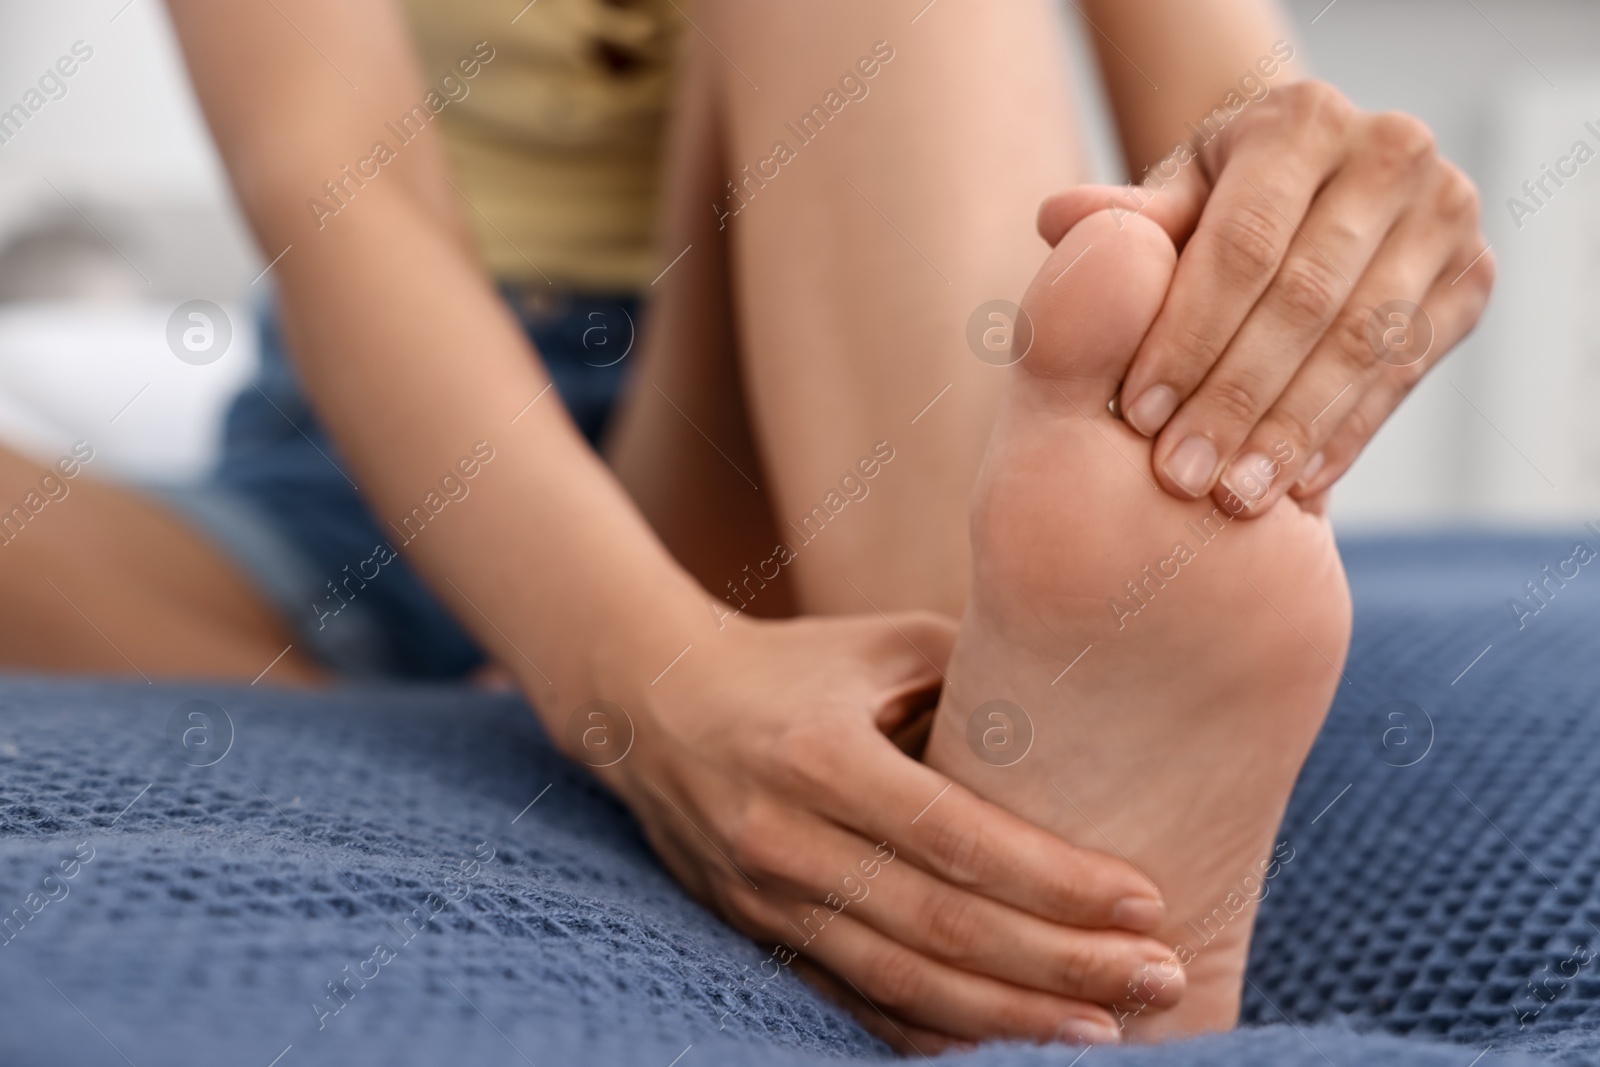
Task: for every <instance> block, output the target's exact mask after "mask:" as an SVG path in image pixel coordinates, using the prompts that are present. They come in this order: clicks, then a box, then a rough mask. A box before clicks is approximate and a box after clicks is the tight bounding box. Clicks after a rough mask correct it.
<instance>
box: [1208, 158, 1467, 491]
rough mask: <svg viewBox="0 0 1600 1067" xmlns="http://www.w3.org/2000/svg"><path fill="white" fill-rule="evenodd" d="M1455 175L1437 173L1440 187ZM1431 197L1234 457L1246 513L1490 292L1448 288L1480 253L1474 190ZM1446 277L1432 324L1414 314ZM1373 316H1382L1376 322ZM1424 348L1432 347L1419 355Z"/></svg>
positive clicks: (1298, 474)
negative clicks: (1417, 348) (1419, 347)
mask: <svg viewBox="0 0 1600 1067" xmlns="http://www.w3.org/2000/svg"><path fill="white" fill-rule="evenodd" d="M1460 180H1461V181H1462V182H1465V179H1464V178H1462V179H1460ZM1454 181H1455V180H1454V179H1453V178H1450V177H1448V176H1445V177H1442V178H1441V179H1440V182H1441V183H1442V184H1454ZM1441 192H1442V190H1441ZM1426 202H1427V203H1428V204H1429V205H1430V206H1429V208H1428V209H1427V210H1420V211H1415V212H1412V213H1410V214H1408V215H1407V216H1406V217H1405V218H1404V219H1402V220H1401V222H1400V224H1399V225H1398V226H1396V227H1395V230H1394V232H1393V233H1392V234H1391V235H1390V238H1389V240H1388V241H1386V242H1385V244H1384V246H1383V248H1381V249H1380V250H1379V253H1378V256H1377V258H1376V259H1374V261H1373V263H1372V266H1371V268H1370V269H1369V270H1368V272H1367V274H1366V275H1364V276H1363V277H1362V279H1361V282H1360V283H1359V284H1358V285H1357V288H1356V292H1355V293H1354V294H1353V295H1352V298H1351V300H1350V301H1349V302H1348V303H1347V305H1346V308H1345V311H1344V313H1343V314H1342V315H1341V317H1340V319H1339V321H1338V323H1337V325H1336V326H1335V327H1334V328H1333V329H1332V330H1330V331H1329V332H1328V333H1327V334H1326V335H1325V336H1324V338H1323V340H1322V342H1320V343H1319V344H1318V346H1317V348H1316V350H1315V351H1313V352H1312V354H1311V356H1310V357H1309V358H1308V359H1307V360H1306V362H1305V363H1304V364H1303V365H1302V366H1301V367H1300V369H1299V370H1298V371H1297V372H1296V374H1295V377H1294V379H1293V381H1291V382H1290V384H1289V385H1288V387H1287V388H1286V389H1285V390H1284V391H1283V395H1282V396H1281V397H1280V398H1279V400H1278V401H1277V403H1276V404H1275V405H1274V406H1273V408H1272V409H1271V411H1269V412H1268V413H1267V414H1266V415H1265V417H1263V418H1262V419H1261V421H1260V423H1259V424H1258V425H1257V426H1256V428H1255V429H1254V430H1253V431H1252V432H1251V434H1250V439H1249V441H1248V442H1247V443H1246V444H1245V446H1244V447H1243V448H1241V449H1239V454H1238V458H1236V459H1234V460H1232V465H1231V466H1230V467H1229V468H1228V472H1227V474H1225V475H1224V478H1223V482H1224V487H1223V488H1221V489H1220V490H1219V491H1222V492H1226V491H1227V490H1229V489H1231V490H1232V491H1233V492H1234V493H1235V494H1236V495H1237V496H1238V497H1241V498H1243V499H1244V500H1245V502H1246V503H1247V504H1249V505H1250V506H1248V507H1246V508H1245V509H1244V510H1243V511H1242V512H1241V514H1244V515H1259V514H1263V513H1265V512H1266V511H1267V510H1268V509H1270V507H1271V506H1272V504H1273V503H1274V502H1275V501H1276V500H1277V499H1278V498H1279V497H1280V496H1282V495H1283V494H1284V493H1286V492H1287V491H1288V490H1289V488H1290V487H1292V486H1293V485H1294V484H1295V483H1296V482H1298V481H1301V480H1302V479H1304V478H1305V477H1306V469H1307V465H1308V464H1311V463H1313V462H1315V457H1316V456H1317V454H1318V453H1319V452H1321V450H1322V448H1323V446H1324V445H1325V444H1326V442H1327V441H1328V439H1329V438H1331V437H1332V436H1333V434H1334V432H1335V431H1336V430H1337V429H1338V428H1339V426H1340V425H1341V423H1343V422H1344V421H1345V417H1346V415H1347V414H1348V413H1349V412H1351V411H1353V410H1355V409H1356V408H1358V407H1359V406H1360V405H1361V403H1362V402H1363V400H1364V398H1365V397H1366V395H1367V393H1368V392H1369V391H1371V390H1373V389H1375V388H1376V389H1383V390H1387V389H1388V388H1391V387H1400V389H1401V391H1400V393H1399V397H1403V396H1404V395H1405V393H1406V392H1409V390H1410V389H1411V388H1412V387H1413V386H1414V385H1415V384H1416V383H1417V382H1418V381H1420V380H1421V377H1422V375H1423V374H1424V373H1425V372H1426V370H1427V368H1428V367H1430V366H1432V365H1433V364H1434V363H1436V362H1437V361H1438V360H1439V359H1441V358H1443V356H1444V354H1445V353H1446V352H1448V351H1449V349H1450V348H1451V347H1453V346H1454V345H1455V344H1456V342H1457V341H1459V340H1460V339H1461V337H1462V336H1464V335H1465V333H1466V331H1467V330H1468V329H1470V327H1471V324H1472V323H1473V322H1475V321H1476V318H1477V315H1478V314H1480V313H1481V312H1482V309H1483V303H1484V301H1486V300H1487V297H1488V292H1487V289H1486V288H1480V287H1479V285H1478V283H1477V282H1471V283H1468V284H1466V285H1465V286H1460V285H1458V286H1450V285H1449V284H1448V283H1449V281H1450V280H1451V279H1453V278H1455V277H1456V276H1458V275H1459V274H1460V273H1461V270H1462V269H1463V268H1464V267H1465V265H1466V264H1467V263H1468V262H1470V259H1469V258H1468V257H1469V256H1472V255H1476V254H1477V253H1476V251H1474V249H1477V248H1481V245H1480V244H1479V243H1478V242H1479V240H1480V239H1479V238H1478V237H1477V231H1476V193H1475V191H1472V190H1471V189H1470V187H1469V188H1466V189H1462V190H1457V191H1455V192H1452V193H1449V194H1444V195H1431V196H1429V197H1428V199H1427V201H1426ZM1463 222H1465V225H1463ZM1463 230H1465V231H1466V232H1463ZM1441 282H1442V283H1443V284H1445V287H1446V289H1449V290H1452V291H1453V292H1452V294H1451V295H1448V296H1446V297H1445V298H1444V300H1443V303H1442V304H1441V305H1440V307H1439V311H1440V312H1441V315H1442V318H1441V319H1440V320H1439V321H1435V320H1434V318H1433V316H1432V315H1431V314H1430V313H1429V312H1427V311H1426V310H1423V311H1422V312H1421V313H1420V314H1417V313H1415V310H1414V309H1415V308H1416V307H1417V306H1418V304H1419V303H1421V302H1424V301H1425V300H1427V299H1428V297H1429V294H1430V293H1431V292H1432V291H1433V289H1434V287H1435V286H1436V285H1439V284H1441ZM1435 299H1438V298H1435ZM1375 316H1382V318H1381V320H1376V321H1377V324H1376V326H1375V325H1374V322H1375ZM1413 320H1415V321H1413ZM1391 323H1392V325H1391ZM1391 337H1392V338H1393V340H1392V341H1391ZM1419 344H1421V345H1426V347H1425V348H1423V349H1422V350H1420V351H1416V352H1415V354H1414V355H1413V350H1414V348H1415V346H1416V345H1419ZM1399 397H1397V398H1396V400H1395V402H1396V403H1398V400H1399ZM1371 429H1372V430H1376V425H1374V426H1372V427H1371ZM1323 462H1324V463H1325V462H1326V456H1325V455H1324V458H1323ZM1310 476H1311V477H1312V478H1321V477H1322V472H1321V471H1319V470H1316V469H1312V470H1311V475H1310Z"/></svg>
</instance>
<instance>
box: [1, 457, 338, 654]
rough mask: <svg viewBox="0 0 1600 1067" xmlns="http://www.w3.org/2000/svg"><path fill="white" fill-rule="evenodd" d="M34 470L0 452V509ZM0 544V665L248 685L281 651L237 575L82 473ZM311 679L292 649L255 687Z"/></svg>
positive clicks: (279, 627) (286, 639)
mask: <svg viewBox="0 0 1600 1067" xmlns="http://www.w3.org/2000/svg"><path fill="white" fill-rule="evenodd" d="M43 473H44V470H43V468H42V467H41V466H39V465H38V464H36V463H34V462H33V461H31V460H28V459H25V458H23V457H21V456H18V455H16V454H15V453H13V452H9V451H6V450H4V449H0V501H6V502H8V503H9V502H16V501H21V500H22V499H23V498H24V497H25V495H26V494H27V493H28V492H29V491H30V490H36V489H37V488H38V485H39V478H40V476H41V475H42V474H43ZM64 484H66V485H67V486H68V487H69V492H68V495H67V496H66V497H65V498H63V499H60V500H57V501H54V502H52V503H49V504H47V505H46V506H45V507H44V508H43V509H42V510H40V511H39V512H38V513H37V514H36V515H34V516H33V517H32V518H30V519H29V520H28V521H27V522H26V523H25V524H23V525H21V526H20V528H19V527H17V526H16V524H15V523H13V525H12V526H11V527H9V528H8V529H7V530H6V535H7V536H9V538H10V539H9V540H5V541H4V542H3V543H0V604H4V605H5V610H4V611H0V665H3V666H6V667H13V668H25V669H29V670H44V671H72V672H81V673H92V674H108V675H132V676H135V677H138V676H141V675H142V676H144V677H145V678H161V677H190V678H232V679H244V680H251V679H254V678H255V677H256V676H257V675H259V674H260V673H261V672H262V671H263V670H265V669H266V667H267V665H268V664H270V663H272V661H273V658H274V657H276V656H277V655H278V654H279V653H280V652H282V651H283V650H284V648H285V647H286V646H287V645H288V644H289V643H290V641H291V637H290V636H289V632H288V628H287V627H286V626H285V625H284V624H283V623H282V621H281V620H280V619H279V618H278V617H277V614H276V612H275V611H274V610H273V609H272V608H271V607H270V606H269V605H268V604H267V603H266V602H265V601H264V600H263V599H262V597H261V596H260V594H258V593H257V592H256V591H255V589H254V588H253V587H251V586H250V585H249V583H248V582H247V581H246V580H245V579H244V577H243V576H242V575H241V574H240V573H239V572H238V570H237V568H235V566H234V565H233V563H232V562H231V561H229V560H227V559H225V558H224V557H222V556H221V555H220V554H219V553H218V552H217V551H216V550H215V549H214V548H212V547H211V546H210V545H209V544H207V543H206V542H205V541H204V540H203V539H201V538H200V537H198V536H196V535H195V534H194V533H193V532H192V531H190V530H189V529H188V528H187V527H186V526H185V525H184V524H183V523H182V522H180V521H179V520H178V519H176V518H175V517H173V516H171V515H169V514H167V513H166V512H165V511H164V510H162V509H161V508H160V507H159V506H157V505H156V504H154V503H153V502H151V501H149V500H146V499H144V498H141V497H140V496H138V495H137V494H135V493H132V492H129V491H127V490H124V489H121V488H119V487H117V486H113V485H108V484H106V483H104V482H97V481H95V480H93V479H92V478H91V477H90V476H89V475H87V474H82V475H79V476H78V477H77V478H74V479H72V480H71V481H70V482H66V483H64ZM322 673H323V672H322V671H321V670H320V669H319V668H318V667H317V666H316V664H315V663H314V662H313V661H311V660H310V659H309V658H308V657H307V656H305V655H303V654H301V652H300V650H299V649H291V650H290V652H289V653H288V654H287V655H285V656H284V657H283V658H282V659H280V660H278V662H277V663H276V664H274V665H273V667H272V670H271V671H270V672H269V673H268V674H267V675H266V677H265V678H264V679H263V682H272V683H275V684H279V685H284V684H307V683H310V682H313V681H316V680H318V679H319V678H321V677H322Z"/></svg>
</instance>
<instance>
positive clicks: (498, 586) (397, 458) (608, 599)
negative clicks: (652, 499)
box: [278, 193, 711, 714]
mask: <svg viewBox="0 0 1600 1067" xmlns="http://www.w3.org/2000/svg"><path fill="white" fill-rule="evenodd" d="M379 195H380V197H383V196H386V195H387V194H382V193H380V194H379ZM362 207H363V210H362V211H361V212H359V213H357V212H351V213H350V214H349V217H348V219H344V218H341V219H340V223H341V225H340V227H339V228H338V231H337V232H335V231H334V230H333V229H332V228H330V229H329V230H328V231H327V232H325V233H323V234H321V235H318V236H317V239H316V240H314V241H307V242H306V244H305V246H304V249H305V252H306V254H305V255H303V256H302V255H300V253H301V250H302V247H301V246H297V247H296V249H295V251H294V252H293V253H291V254H290V256H287V257H285V259H284V260H283V262H282V263H281V264H280V266H279V268H278V270H279V272H280V274H281V277H280V278H279V285H280V290H281V303H282V313H283V318H284V326H285V329H286V332H287V335H288V338H289V341H290V346H291V348H292V350H293V351H294V352H295V353H296V358H297V365H298V367H299V370H300V373H301V375H302V377H303V379H304V381H305V384H306V389H307V391H308V393H309V395H310V396H311V397H312V399H313V401H314V402H315V404H316V406H317V408H318V410H319V412H321V413H322V415H323V417H324V419H325V421H326V422H327V424H328V426H329V428H330V430H331V432H332V434H333V436H334V437H335V439H336V440H337V441H338V443H339V446H340V450H341V452H342V453H343V455H344V456H345V457H346V458H347V460H348V462H349V464H350V466H351V467H352V468H353V470H352V477H354V478H355V480H356V481H357V483H358V484H359V486H360V488H361V491H362V493H363V495H364V497H365V498H366V500H367V501H368V503H369V504H370V505H371V507H372V508H373V510H374V511H375V513H376V514H377V515H378V517H379V519H380V521H381V522H384V524H385V526H386V529H387V531H388V532H389V533H390V535H391V538H392V543H393V544H394V545H395V546H396V547H400V548H401V550H402V551H403V552H404V553H405V554H406V555H407V557H408V558H409V559H410V560H411V561H412V562H413V564H414V565H415V566H416V567H417V568H418V570H419V571H420V572H421V573H422V574H423V576H424V577H425V578H426V579H428V580H429V581H430V583H431V584H432V585H433V587H434V590H435V592H436V593H437V594H438V595H439V597H440V599H441V601H442V602H443V603H444V604H446V605H447V606H449V607H450V608H451V609H452V610H453V611H454V612H455V613H456V614H457V616H458V618H460V619H461V621H462V622H463V623H464V624H465V625H466V626H467V627H468V628H469V629H470V630H472V631H473V632H474V633H475V634H476V636H477V637H478V638H479V639H480V640H481V641H482V642H483V643H484V645H485V646H486V647H488V648H490V649H491V650H493V651H494V653H495V655H496V657H497V658H498V659H499V660H500V661H501V662H502V663H504V664H505V665H506V666H507V667H509V668H511V669H513V670H514V671H515V672H516V673H517V674H518V676H519V678H520V680H521V681H522V682H523V684H524V687H525V689H526V691H527V692H528V693H529V694H530V696H532V697H533V698H534V699H535V700H536V701H538V702H539V703H540V705H541V711H543V712H545V713H546V714H548V713H550V711H551V707H553V706H554V705H556V704H559V705H560V707H561V708H562V709H564V710H570V708H571V707H573V706H575V705H576V704H577V703H581V702H582V701H583V700H585V699H589V698H591V697H594V696H598V695H606V696H611V697H613V698H615V697H616V696H617V695H618V694H617V692H616V691H615V690H614V689H608V688H607V687H608V686H609V685H611V684H613V683H616V682H618V681H619V680H618V679H615V678H610V677H607V678H601V677H599V675H600V674H602V673H604V674H607V675H611V674H615V673H616V672H618V671H621V672H623V673H626V672H629V671H632V672H634V673H641V672H642V673H643V675H644V681H646V682H648V681H649V679H650V677H652V676H653V675H654V674H655V673H656V672H657V671H659V670H660V668H661V667H662V666H664V665H665V664H666V663H667V662H668V661H669V660H670V659H671V658H672V656H673V655H675V654H676V653H677V652H678V651H679V650H680V649H681V648H682V647H683V646H684V644H685V643H687V642H688V641H689V640H690V639H691V637H690V636H685V631H688V630H691V629H693V628H695V627H698V626H702V625H704V624H706V623H709V622H710V621H711V616H710V615H709V613H708V612H707V610H706V609H705V607H704V604H703V602H702V601H703V597H702V596H701V595H700V594H699V593H698V591H697V587H695V586H694V584H693V583H692V581H691V580H690V579H689V578H688V577H687V576H686V575H684V574H683V573H682V572H681V571H680V570H679V568H678V567H677V566H676V564H675V563H674V562H673V561H672V560H671V559H670V557H669V556H668V555H667V554H666V552H665V551H664V550H663V549H662V548H661V547H660V545H659V543H658V542H657V541H656V539H655V537H654V535H653V534H652V533H651V532H650V530H649V529H648V528H647V527H646V526H645V524H644V523H643V521H642V520H641V519H640V518H639V517H638V515H637V513H636V512H635V510H634V508H633V506H632V504H631V503H630V502H629V501H628V499H627V498H626V496H625V495H624V494H623V493H622V491H621V490H620V489H619V488H618V486H617V485H616V483H615V481H614V480H613V479H612V477H611V475H610V473H609V471H607V470H606V468H605V467H604V465H603V464H602V463H601V462H600V461H599V460H598V458H597V457H596V456H595V455H594V454H593V452H592V451H590V449H589V448H588V446H587V445H586V444H584V442H583V441H582V439H581V438H580V437H579V435H578V433H577V431H576V430H575V429H574V428H573V426H572V424H571V422H570V420H569V419H568V418H567V416H566V414H565V411H564V409H563V408H562V406H561V402H560V400H559V399H558V398H557V396H556V395H555V393H554V392H553V391H547V390H548V389H549V380H548V378H547V377H546V376H545V374H544V373H543V372H542V370H541V368H540V366H539V364H538V362H537V360H536V359H535V357H534V355H533V353H532V352H531V351H530V349H529V347H528V345H527V342H526V341H525V340H524V338H523V336H522V333H521V331H520V329H519V327H518V326H517V325H516V323H515V322H514V321H513V319H512V318H511V316H510V315H509V314H508V312H507V311H506V310H505V308H504V307H503V306H502V304H501V303H500V301H499V299H498V298H497V297H496V295H495V294H494V293H493V291H492V290H491V289H490V287H489V286H488V285H486V284H485V283H484V281H483V280H482V278H481V276H480V275H479V273H478V271H477V269H476V267H475V265H473V264H471V263H470V262H467V261H466V259H465V256H464V254H463V253H462V252H460V251H459V250H458V249H457V248H456V247H455V245H454V244H453V242H452V241H451V240H450V239H449V238H448V236H447V235H446V234H444V233H441V232H440V231H439V229H438V227H436V226H434V225H432V224H431V223H430V221H429V220H428V219H427V218H426V217H424V216H422V215H421V213H420V212H418V211H416V210H415V209H414V208H413V207H412V206H411V205H410V204H408V203H407V202H406V201H405V200H404V199H403V198H400V197H395V196H387V198H386V199H379V200H375V201H372V202H368V203H365V204H363V205H362ZM346 221H348V222H349V225H348V226H345V225H343V224H344V223H345V222H346ZM335 305H337V306H335ZM535 398H537V399H535ZM530 402H531V406H530ZM513 420H515V421H513ZM479 441H485V442H487V443H488V446H489V447H490V448H492V449H493V450H494V459H493V460H492V461H491V462H490V463H488V464H486V465H484V466H483V467H482V470H481V471H480V472H479V473H478V475H477V476H476V477H475V478H473V479H471V480H466V479H464V478H462V477H461V474H460V472H459V471H458V470H457V467H456V464H457V461H458V460H459V459H460V458H461V457H462V456H464V455H467V454H468V453H469V452H470V450H471V448H472V446H473V445H474V443H476V442H479ZM451 474H454V475H455V479H456V481H457V482H459V483H460V484H461V485H463V486H465V490H466V494H467V495H466V496H464V497H462V498H461V499H459V500H457V501H452V502H450V503H449V504H447V505H445V506H444V507H443V508H442V509H441V510H440V512H439V514H438V517H437V518H436V519H431V520H430V521H428V522H427V523H426V525H422V524H420V523H418V522H416V521H413V522H411V523H406V521H405V519H406V517H407V516H410V515H412V514H413V512H414V509H416V508H419V507H421V508H423V512H424V514H427V513H428V512H429V508H428V507H427V503H426V501H427V499H428V497H429V494H430V493H432V494H435V495H434V496H433V498H432V502H433V503H434V505H435V506H437V505H438V501H439V500H441V499H448V497H446V496H445V494H444V491H443V490H442V489H441V487H440V482H441V479H442V478H444V477H445V476H446V475H451ZM608 658H609V662H608ZM657 659H659V662H656V660H657ZM548 695H554V697H555V698H556V699H555V700H554V701H549V700H545V699H542V698H544V697H546V696H548ZM546 705H550V706H551V707H546Z"/></svg>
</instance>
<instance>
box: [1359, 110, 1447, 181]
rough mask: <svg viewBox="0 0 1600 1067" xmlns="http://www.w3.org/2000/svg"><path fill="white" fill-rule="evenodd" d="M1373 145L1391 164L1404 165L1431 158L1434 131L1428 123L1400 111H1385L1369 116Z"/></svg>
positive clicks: (1433, 146)
mask: <svg viewBox="0 0 1600 1067" xmlns="http://www.w3.org/2000/svg"><path fill="white" fill-rule="evenodd" d="M1371 130H1372V132H1371V137H1372V143H1373V146H1374V147H1375V148H1376V149H1377V151H1378V153H1379V154H1380V156H1381V157H1382V158H1383V159H1384V161H1386V162H1387V163H1389V164H1390V165H1392V166H1394V167H1396V168H1400V169H1405V168H1410V167H1414V166H1416V165H1417V164H1418V163H1421V162H1423V161H1424V160H1427V159H1430V158H1432V156H1433V154H1434V149H1435V141H1434V136H1433V131H1432V130H1431V129H1429V128H1428V124H1427V123H1425V122H1423V121H1422V120H1421V119H1419V118H1417V117H1416V116H1414V115H1407V114H1406V113H1405V112H1402V111H1386V112H1384V113H1383V114H1381V115H1376V116H1374V117H1373V119H1372V127H1371Z"/></svg>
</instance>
